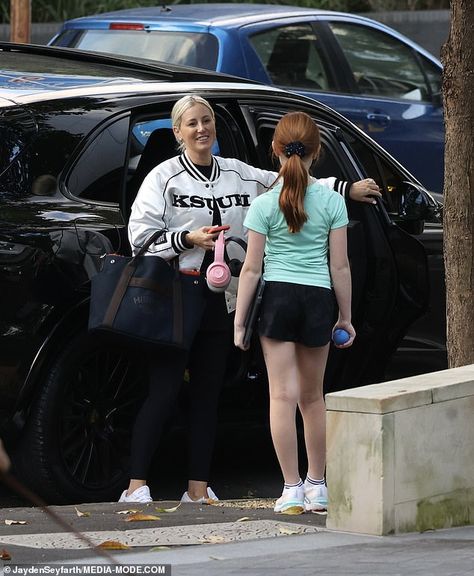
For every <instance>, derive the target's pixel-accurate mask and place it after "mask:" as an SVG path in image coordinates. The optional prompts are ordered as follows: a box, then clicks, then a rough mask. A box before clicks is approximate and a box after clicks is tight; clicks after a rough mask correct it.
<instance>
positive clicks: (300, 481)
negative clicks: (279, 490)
mask: <svg viewBox="0 0 474 576" xmlns="http://www.w3.org/2000/svg"><path fill="white" fill-rule="evenodd" d="M298 486H303V480H301V478H300V480H299V482H297V483H296V484H287V483H286V482H285V484H284V486H283V490H290V489H291V488H297V487H298Z"/></svg>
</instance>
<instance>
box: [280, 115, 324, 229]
mask: <svg viewBox="0 0 474 576" xmlns="http://www.w3.org/2000/svg"><path fill="white" fill-rule="evenodd" d="M320 147H321V140H320V135H319V128H318V126H317V124H316V122H314V120H313V119H312V118H311V116H309V115H308V114H306V113H305V112H289V113H288V114H285V115H284V116H283V117H282V118H281V119H280V121H279V122H278V124H277V126H276V128H275V134H274V135H273V151H274V154H276V155H277V156H286V157H287V158H288V160H287V161H286V162H285V164H283V165H282V167H281V168H280V172H279V175H280V177H281V178H282V179H283V186H282V189H281V192H280V199H279V206H280V210H281V211H282V212H283V215H284V217H285V220H286V223H287V224H288V230H289V231H290V232H291V233H294V232H299V231H300V230H301V228H302V227H303V224H304V223H305V222H306V221H307V220H308V215H307V214H306V212H305V209H304V197H305V194H306V187H307V186H308V171H307V169H306V167H305V165H304V164H303V160H304V159H307V158H308V156H309V157H310V158H312V159H316V158H317V157H318V155H319V150H320Z"/></svg>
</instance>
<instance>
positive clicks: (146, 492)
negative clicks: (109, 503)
mask: <svg viewBox="0 0 474 576" xmlns="http://www.w3.org/2000/svg"><path fill="white" fill-rule="evenodd" d="M119 502H139V503H140V504H145V503H146V502H153V499H152V497H151V495H150V489H149V488H148V486H140V488H137V489H136V490H134V491H133V492H132V493H131V494H129V495H128V496H127V491H126V490H124V491H123V492H122V495H121V496H120V499H119Z"/></svg>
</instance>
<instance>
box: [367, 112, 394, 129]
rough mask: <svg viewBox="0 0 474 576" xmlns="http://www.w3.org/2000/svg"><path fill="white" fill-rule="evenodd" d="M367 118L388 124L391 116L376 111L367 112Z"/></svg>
mask: <svg viewBox="0 0 474 576" xmlns="http://www.w3.org/2000/svg"><path fill="white" fill-rule="evenodd" d="M367 120H370V121H371V122H377V123H378V124H383V125H384V126H387V125H388V124H390V116H389V115H388V114H377V113H375V112H369V113H368V114H367Z"/></svg>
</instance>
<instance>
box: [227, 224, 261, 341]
mask: <svg viewBox="0 0 474 576" xmlns="http://www.w3.org/2000/svg"><path fill="white" fill-rule="evenodd" d="M265 240H266V236H265V235H264V234H260V233H259V232H254V231H253V230H249V233H248V245H247V254H246V256H245V261H244V265H243V266H242V270H241V272H240V277H239V288H238V291H237V307H236V310H235V320H234V344H235V345H236V346H237V347H238V348H241V349H242V350H245V349H246V348H245V347H244V345H243V339H244V334H245V327H244V322H245V317H246V315H247V311H248V309H249V307H250V303H251V302H252V298H253V296H254V294H255V290H256V289H257V284H258V280H259V278H260V276H261V275H262V264H263V254H264V250H265Z"/></svg>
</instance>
